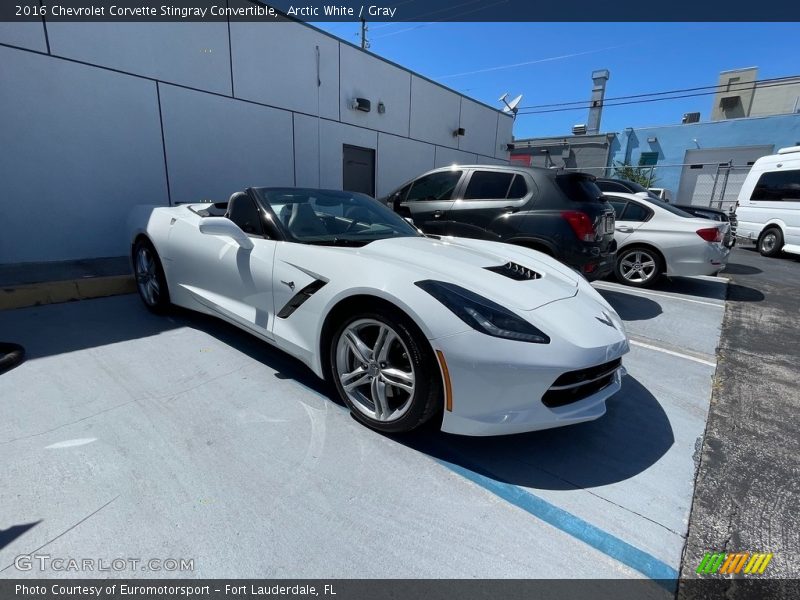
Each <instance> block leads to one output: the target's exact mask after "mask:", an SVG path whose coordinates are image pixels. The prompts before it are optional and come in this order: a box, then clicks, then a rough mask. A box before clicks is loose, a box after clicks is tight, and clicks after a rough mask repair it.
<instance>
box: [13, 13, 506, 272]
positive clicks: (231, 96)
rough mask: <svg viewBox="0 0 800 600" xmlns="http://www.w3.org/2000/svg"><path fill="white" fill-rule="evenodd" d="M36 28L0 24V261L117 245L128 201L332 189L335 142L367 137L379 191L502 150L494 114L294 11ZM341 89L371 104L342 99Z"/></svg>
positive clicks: (499, 156)
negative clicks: (271, 19) (248, 18)
mask: <svg viewBox="0 0 800 600" xmlns="http://www.w3.org/2000/svg"><path fill="white" fill-rule="evenodd" d="M229 26H230V32H231V33H230V36H229V34H228V29H229ZM46 33H47V36H45V26H43V25H42V24H41V23H35V22H34V23H15V24H8V23H4V24H0V148H2V152H0V198H3V199H5V200H7V202H6V203H5V205H4V206H5V208H4V220H3V224H4V225H5V227H4V229H3V232H2V235H0V263H16V262H30V261H57V260H72V259H84V258H93V257H102V256H119V255H124V254H127V252H128V240H127V237H126V232H125V222H126V219H127V215H128V213H129V212H130V209H131V207H132V206H134V205H136V204H140V203H151V204H165V205H166V204H168V203H170V202H172V203H175V202H187V201H198V200H203V199H214V200H221V199H226V198H227V197H229V196H230V194H231V193H233V192H235V191H237V190H240V189H243V188H244V187H246V186H250V185H301V186H320V187H327V188H334V189H337V188H338V189H341V186H342V175H343V173H342V169H343V165H342V162H343V160H342V159H343V151H342V146H343V145H344V144H348V145H353V146H360V147H364V148H371V149H374V150H375V152H376V177H375V182H376V194H377V195H379V196H382V195H385V194H387V193H389V192H391V191H392V190H393V189H394V188H395V187H397V186H398V185H400V184H402V183H403V182H404V181H406V180H408V179H410V178H412V177H414V176H416V175H418V174H420V173H422V172H424V171H426V170H429V169H432V168H434V167H437V166H441V165H444V164H452V163H453V162H460V163H462V164H463V163H481V162H487V163H489V162H491V163H496V162H504V161H505V159H506V158H507V154H506V153H505V150H504V146H501V144H503V143H504V142H505V140H508V141H509V142H510V131H511V130H510V127H511V119H510V118H508V117H507V116H505V115H501V114H500V113H498V112H497V111H495V110H493V109H491V108H489V107H486V106H484V105H481V104H479V103H478V102H475V101H473V100H470V99H468V98H464V97H462V96H461V95H460V94H458V93H456V92H453V91H451V90H448V89H446V88H443V87H441V86H438V85H436V84H434V83H432V82H430V81H427V80H425V79H423V78H421V77H419V76H417V75H413V74H412V73H410V72H409V71H406V70H404V69H402V68H401V67H399V66H397V65H393V64H391V63H388V62H386V61H384V60H382V59H380V58H379V57H377V56H375V55H372V54H370V53H367V52H364V51H362V50H360V49H358V48H355V47H352V46H350V45H349V44H346V43H344V42H340V41H339V40H337V39H335V38H333V37H330V36H328V35H326V34H323V33H321V32H319V31H317V30H315V29H314V28H311V27H308V26H306V25H302V24H298V23H280V24H273V23H258V24H257V23H238V22H231V23H230V24H228V23H224V22H223V23H192V22H189V23H104V24H102V25H101V24H98V23H93V24H85V23H49V22H48V23H47V24H46ZM48 39H49V48H48V43H47V40H48ZM231 41H232V43H231ZM317 47H319V82H320V85H319V86H318V85H317V52H316V49H317ZM356 97H363V98H367V99H369V100H370V101H371V103H372V110H371V111H370V112H369V113H365V112H361V111H355V110H353V109H352V108H351V106H350V104H351V102H352V99H353V98H356ZM379 102H383V103H384V104H385V107H386V110H385V112H383V113H379V112H378V103H379ZM459 126H460V127H463V128H465V129H466V135H465V136H459V137H454V136H453V131H454V130H455V129H457V128H458V127H459ZM459 148H460V150H459ZM12 199H13V200H14V201H9V200H12Z"/></svg>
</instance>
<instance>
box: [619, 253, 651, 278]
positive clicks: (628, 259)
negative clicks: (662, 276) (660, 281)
mask: <svg viewBox="0 0 800 600" xmlns="http://www.w3.org/2000/svg"><path fill="white" fill-rule="evenodd" d="M657 270H658V263H657V262H656V258H655V257H654V256H652V255H651V254H650V253H649V252H647V251H645V250H634V251H633V252H629V253H628V254H625V255H624V256H623V257H622V260H621V261H620V272H621V273H622V276H623V277H624V278H625V279H626V280H627V281H630V282H632V283H645V282H647V281H650V280H651V279H652V278H653V276H654V275H655V274H656V272H657Z"/></svg>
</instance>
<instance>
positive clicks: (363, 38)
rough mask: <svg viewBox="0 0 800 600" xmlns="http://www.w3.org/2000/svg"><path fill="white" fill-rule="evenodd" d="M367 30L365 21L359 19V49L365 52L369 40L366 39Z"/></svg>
mask: <svg viewBox="0 0 800 600" xmlns="http://www.w3.org/2000/svg"><path fill="white" fill-rule="evenodd" d="M368 30H369V28H368V27H367V20H366V19H361V49H362V50H366V49H367V48H369V40H368V39H367V31H368Z"/></svg>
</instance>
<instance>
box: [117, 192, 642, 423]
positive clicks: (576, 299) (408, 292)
mask: <svg viewBox="0 0 800 600" xmlns="http://www.w3.org/2000/svg"><path fill="white" fill-rule="evenodd" d="M131 231H132V237H131V242H132V259H133V264H134V271H135V276H136V282H137V287H138V289H139V294H140V295H141V297H142V300H143V301H144V303H145V304H146V305H147V307H148V308H150V309H151V310H153V311H155V312H160V311H163V310H164V309H166V308H167V307H168V306H169V305H170V303H172V304H176V305H180V306H183V307H186V308H190V309H193V310H197V311H200V312H203V313H207V314H210V315H215V316H217V317H221V318H222V319H225V320H227V321H230V322H231V323H233V324H235V325H237V326H239V327H241V328H242V329H245V330H246V331H249V332H250V333H252V334H254V335H256V336H258V337H259V338H261V339H263V340H265V341H267V342H269V343H271V344H274V345H275V346H277V347H278V348H280V349H282V350H284V351H286V352H287V353H289V354H291V355H292V356H294V357H296V358H298V359H300V360H301V361H303V362H304V363H305V364H307V365H308V366H309V367H310V368H311V369H312V370H313V371H314V373H316V374H317V375H318V376H319V377H323V378H327V379H329V380H331V381H332V382H333V383H334V384H335V387H336V389H337V390H338V393H339V395H340V396H341V398H342V400H343V401H344V402H345V403H346V404H347V406H348V407H349V408H350V410H351V412H352V414H353V415H354V416H355V417H356V418H357V419H359V420H360V421H361V422H363V423H364V424H366V425H368V426H370V427H373V428H375V429H377V430H380V431H385V432H398V431H408V430H411V429H414V428H415V427H418V426H420V425H422V424H423V423H425V422H426V421H429V420H432V419H437V420H439V419H440V420H441V429H442V430H444V431H447V432H450V433H457V434H465V435H497V434H511V433H519V432H524V431H533V430H537V429H545V428H549V427H558V426H561V425H568V424H571V423H579V422H582V421H589V420H592V419H597V418H598V417H600V416H602V415H603V414H604V413H605V401H606V399H608V398H609V397H610V396H611V395H612V394H614V393H615V392H617V391H618V390H619V389H620V386H621V379H622V377H623V375H624V369H623V367H622V365H621V357H622V355H623V354H625V353H626V352H627V351H628V340H627V337H626V334H625V330H624V327H623V324H622V322H621V320H620V318H619V317H618V316H617V314H616V313H615V312H614V309H612V308H611V306H610V305H609V304H608V303H607V302H606V301H605V300H604V299H603V298H602V297H601V296H600V295H599V294H598V293H597V292H596V291H595V290H594V289H592V287H591V286H590V285H589V284H588V282H587V281H586V280H585V279H584V278H583V277H581V276H580V275H579V274H577V273H575V272H574V271H573V270H572V269H570V268H569V267H566V266H564V265H562V264H561V263H559V262H557V261H555V260H554V259H551V258H549V257H547V256H545V255H544V254H541V253H539V252H536V251H533V250H528V249H525V248H521V247H517V246H510V245H506V244H501V243H496V242H486V241H478V240H468V239H454V238H450V239H435V238H431V237H426V236H424V235H422V234H421V233H420V232H419V231H418V230H417V229H415V228H414V227H413V226H412V225H410V224H409V223H408V222H407V221H405V220H404V219H403V218H401V217H399V216H397V215H396V214H395V213H393V212H392V211H391V210H389V209H388V208H386V207H385V206H383V205H381V204H380V203H378V202H377V201H376V200H373V199H372V198H370V197H368V196H364V195H362V194H356V193H350V192H338V191H328V190H310V189H297V188H280V189H279V188H249V189H247V190H246V191H245V192H239V193H236V194H234V195H233V196H232V197H231V199H230V200H229V202H228V203H218V204H194V205H180V206H175V207H152V206H149V207H147V206H146V207H137V208H136V209H135V210H134V212H133V213H132V215H131ZM437 424H438V421H437Z"/></svg>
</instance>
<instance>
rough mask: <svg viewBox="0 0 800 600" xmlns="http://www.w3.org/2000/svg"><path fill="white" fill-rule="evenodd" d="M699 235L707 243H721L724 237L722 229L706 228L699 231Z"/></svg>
mask: <svg viewBox="0 0 800 600" xmlns="http://www.w3.org/2000/svg"><path fill="white" fill-rule="evenodd" d="M697 235H699V236H700V237H701V238H703V239H704V240H705V241H707V242H721V241H722V237H723V235H722V229H719V228H718V227H704V228H703V229H698V230H697Z"/></svg>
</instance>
